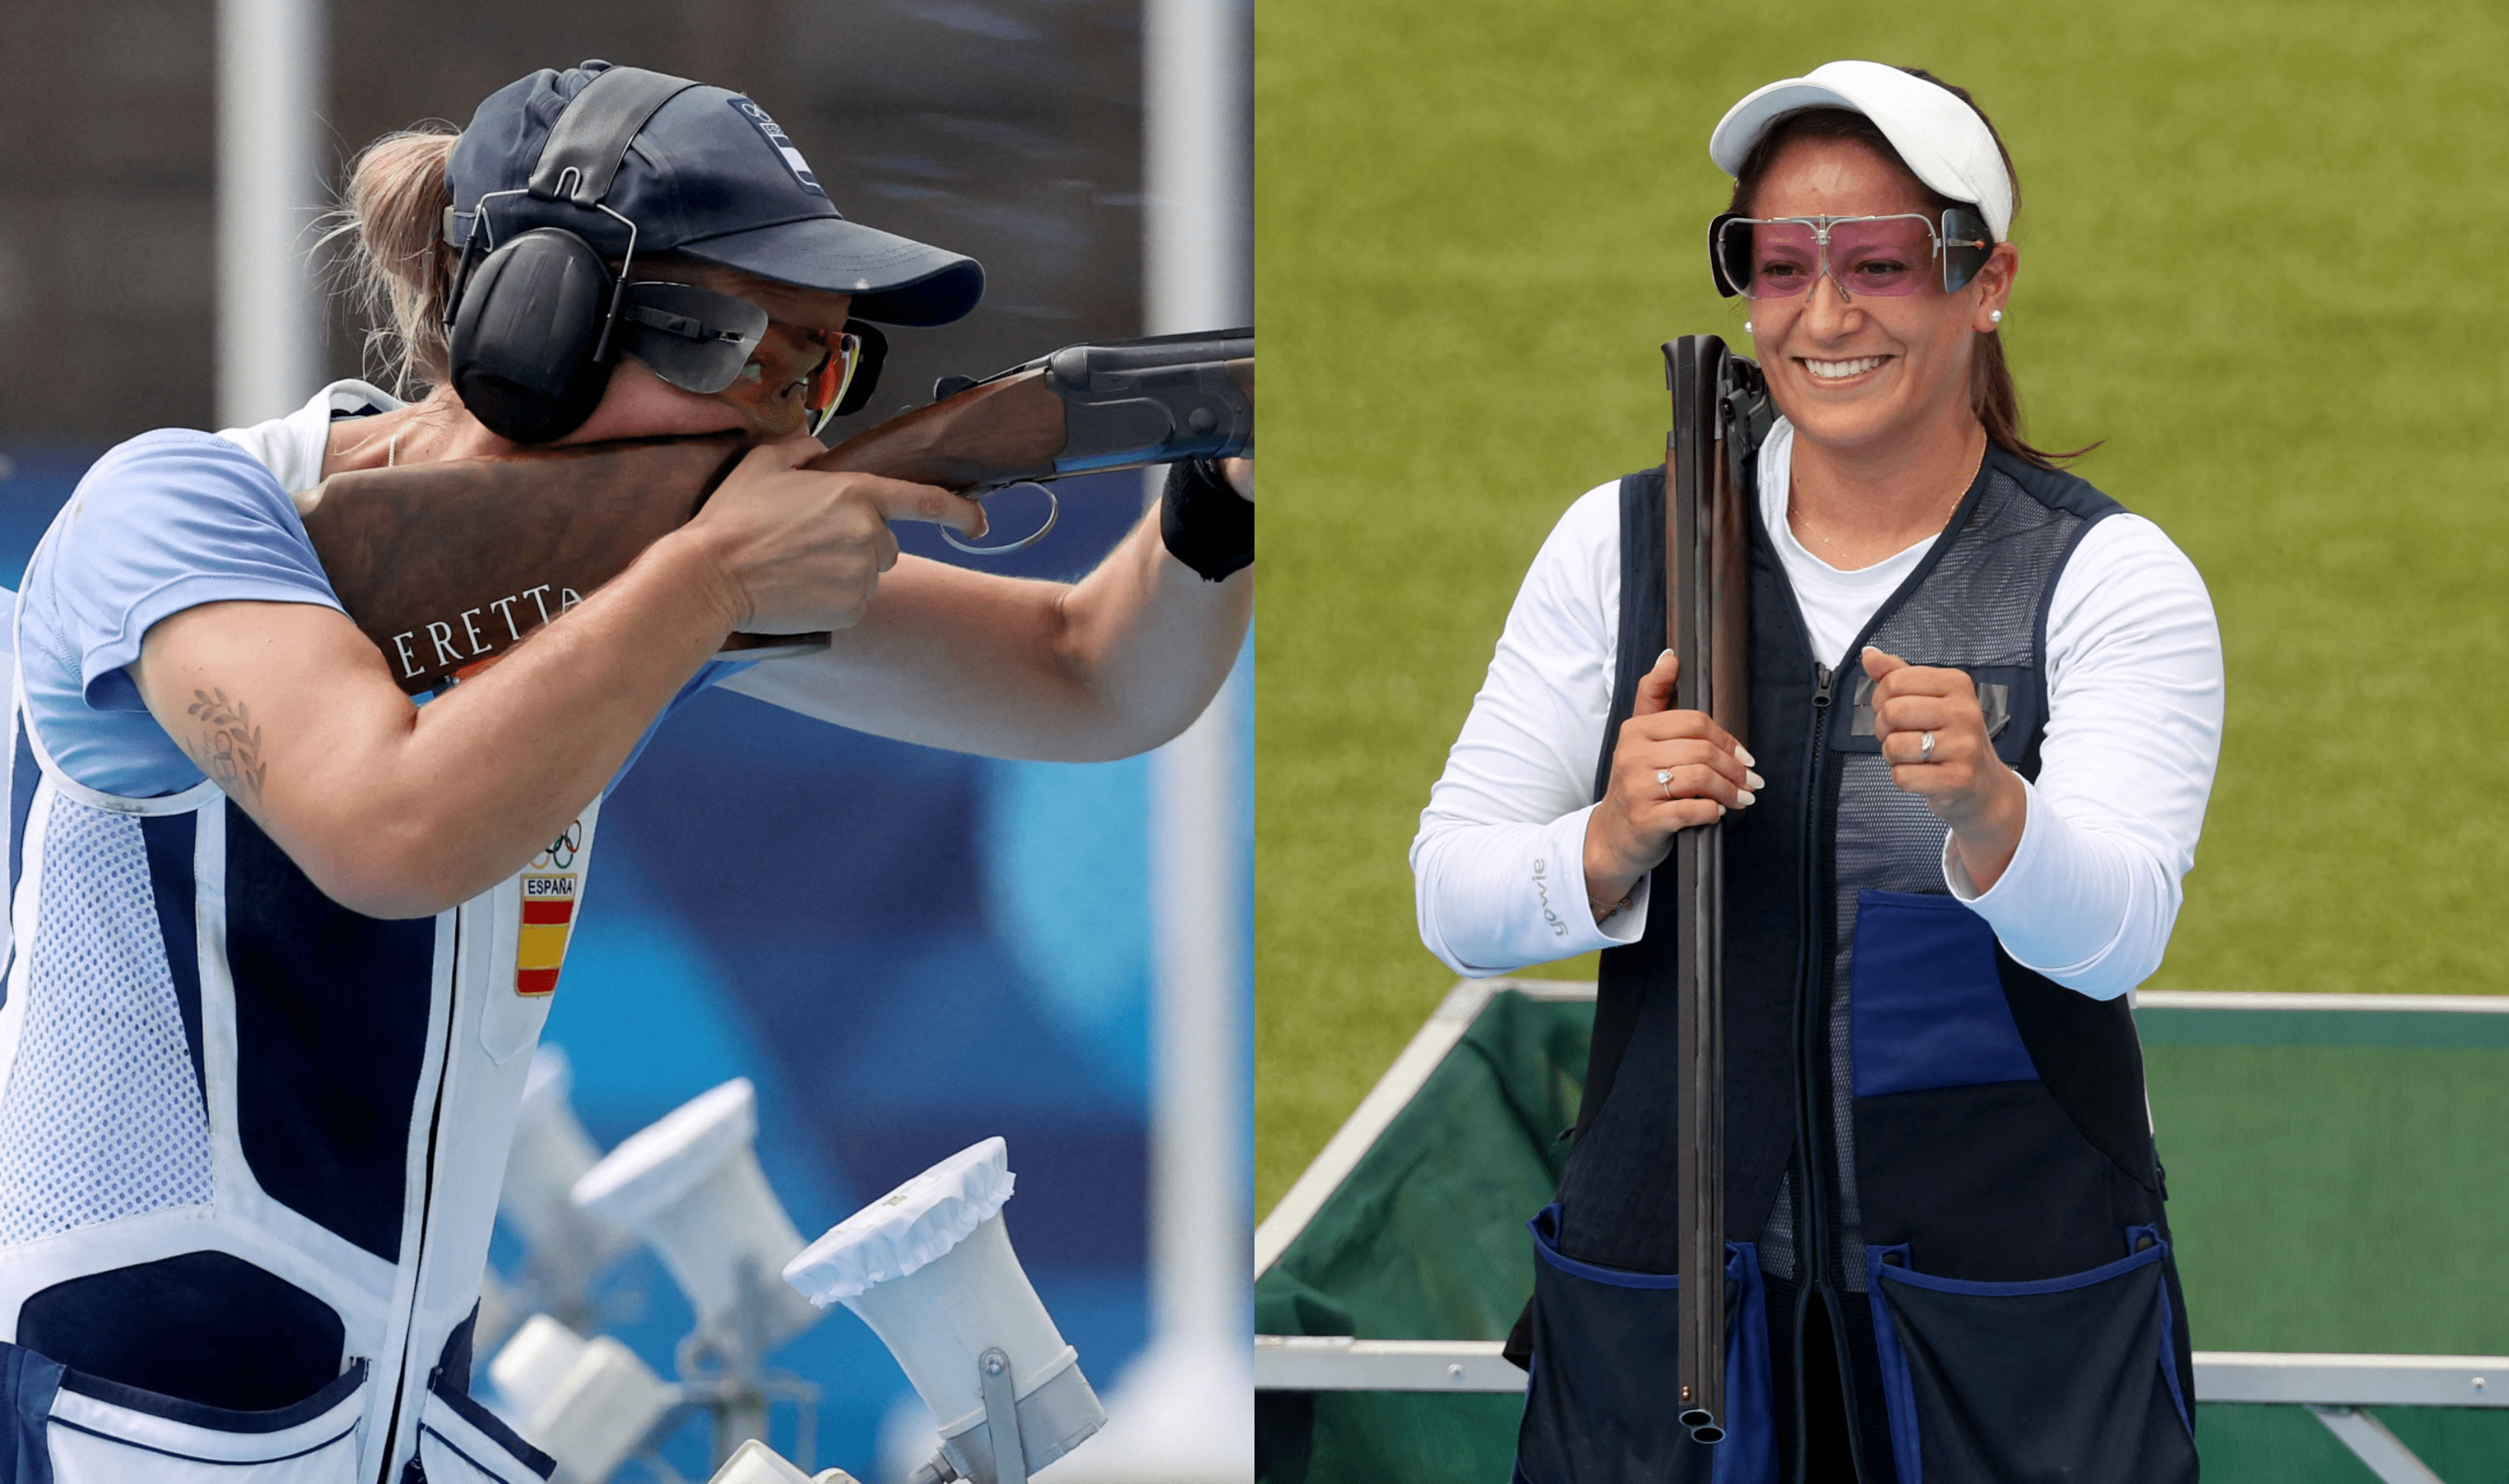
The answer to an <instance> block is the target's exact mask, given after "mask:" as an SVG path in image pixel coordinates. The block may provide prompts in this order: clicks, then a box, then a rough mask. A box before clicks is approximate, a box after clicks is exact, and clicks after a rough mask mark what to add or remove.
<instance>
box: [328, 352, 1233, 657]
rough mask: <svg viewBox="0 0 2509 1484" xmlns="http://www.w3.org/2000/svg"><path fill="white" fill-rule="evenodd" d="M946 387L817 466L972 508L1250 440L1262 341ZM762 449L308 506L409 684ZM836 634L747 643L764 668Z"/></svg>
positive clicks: (572, 464) (635, 543) (496, 465)
mask: <svg viewBox="0 0 2509 1484" xmlns="http://www.w3.org/2000/svg"><path fill="white" fill-rule="evenodd" d="M936 391H939V392H942V393H945V394H942V395H940V396H938V397H937V399H936V400H934V401H933V402H932V403H931V404H930V405H928V406H924V407H919V408H917V409H915V410H913V411H911V412H908V413H905V414H903V415H901V416H899V417H897V418H893V419H891V420H890V421H888V422H886V423H882V424H880V426H878V427H871V428H867V429H865V430H864V431H862V432H859V433H856V434H855V435H854V436H852V437H850V438H847V439H846V440H845V441H844V442H843V443H840V444H838V445H837V446H836V447H835V448H832V449H830V450H828V451H827V452H826V453H824V454H822V455H820V456H819V457H818V458H816V459H813V460H811V461H810V463H809V464H807V465H806V467H809V468H813V469H822V470H828V471H848V470H849V471H856V472H861V473H868V474H881V475H885V476H887V477H889V478H892V479H905V480H911V481H914V482H916V483H918V484H934V485H939V486H941V487H942V488H944V489H948V490H954V491H956V492H958V493H960V494H964V495H968V496H970V497H972V498H976V499H982V498H983V497H984V496H985V495H987V494H990V493H991V492H992V491H994V490H998V489H1001V488H1003V487H1004V486H1006V485H1011V484H1018V483H1022V482H1026V481H1031V480H1046V479H1054V478H1058V477H1060V476H1062V475H1065V474H1077V473H1083V472H1088V471H1094V470H1102V469H1120V468H1130V467H1136V466H1139V465H1142V464H1168V463H1173V462H1176V461H1178V460H1181V459H1217V458H1229V457H1233V456H1236V455H1239V454H1244V453H1248V452H1251V451H1252V450H1253V448H1254V446H1255V338H1254V332H1253V331H1252V330H1227V331H1220V332H1217V333H1215V334H1206V335H1164V336H1157V337H1154V338H1151V339H1147V340H1127V341H1115V342H1110V343H1105V344H1100V345H1077V346H1067V347H1065V348H1064V349H1062V350H1060V351H1057V352H1054V353H1053V354H1051V355H1047V356H1043V357H1041V358H1039V359H1036V360H1031V361H1027V362H1024V363H1022V364H1020V365H1017V366H1013V367H1012V368H1010V369H1009V370H1007V371H1003V372H1000V373H998V374H996V375H993V376H990V377H987V378H985V379H984V380H983V381H979V382H965V381H951V382H944V383H943V384H942V386H941V387H940V388H937V389H936ZM748 448H749V443H748V440H747V439H745V438H743V437H741V436H740V435H739V434H736V433H718V434H713V435H710V436H707V437H701V438H661V439H645V440H636V441H624V442H618V443H594V444H585V445H582V446H580V447H577V448H560V449H547V450H534V451H531V452H525V453H515V454H501V455H497V456H494V457H490V458H484V459H454V460H446V461H443V462H440V463H434V464H409V465H405V466H403V467H399V468H381V469H359V470H355V471H352V472H349V473H343V474H335V475H333V476H331V477H330V478H328V479H325V480H323V481H322V482H321V484H319V485H318V486H317V487H315V488H314V489H313V490H311V491H307V492H304V493H302V494H299V495H297V496H296V497H295V500H296V505H297V509H298V510H299V511H300V512H301V513H302V514H303V516H304V520H305V534H306V536H307V537H308V538H310V539H311V540H312V541H313V543H314V551H315V554H316V555H317V556H318V557H319V558H320V559H321V562H322V570H323V572H324V573H325V574H326V575H328V576H329V578H330V581H331V588H332V591H333V593H334V594H335V595H336V596H337V597H338V598H339V600H340V606H341V607H342V608H345V609H347V610H348V612H349V616H350V617H351V618H352V619H354V620H355V621H356V624H357V626H358V628H360V629H362V630H363V631H364V632H365V635H366V637H367V638H368V639H371V640H373V641H374V643H375V647H376V648H378V649H382V650H383V652H384V657H385V659H386V661H387V662H389V663H390V664H391V666H392V670H393V679H394V680H396V681H397V682H399V684H400V687H401V689H403V690H405V691H407V692H409V693H410V694H412V695H417V694H420V693H422V692H424V691H429V690H433V689H435V688H437V687H438V686H442V685H444V684H446V682H447V681H448V680H449V679H459V678H460V677H461V676H462V675H464V674H465V673H468V672H470V671H474V670H476V669H478V668H480V667H482V666H484V665H487V664H489V663H491V662H493V661H494V660H495V659H496V658H497V657H498V656H499V655H501V654H503V653H504V652H505V651H506V649H510V648H512V647H513V646H514V645H515V644H518V643H520V642H521V641H522V640H524V639H525V638H528V637H529V636H530V635H531V633H532V632H533V631H534V630H535V629H538V628H539V627H540V626H541V625H542V624H543V623H546V622H547V621H548V620H549V619H551V618H554V617H556V616H557V615H558V614H560V613H562V612H565V611H566V610H568V609H570V608H573V607H574V606H575V605H576V604H578V603H580V602H582V601H583V597H584V595H585V594H587V593H590V592H592V591H593V590H594V589H595V588H598V587H599V586H600V585H601V584H602V583H604V582H607V581H609V580H610V579H611V578H612V577H615V576H617V575H618V574H619V573H621V572H624V571H626V569H627V567H628V565H629V564H630V563H632V562H634V561H635V560H636V558H637V556H638V555H639V554H641V553H642V552H643V551H644V549H645V548H646V547H647V546H650V545H652V544H653V543H654V542H655V541H656V540H658V539H660V538H662V537H663V536H665V535H667V534H668V533H670V532H672V531H674V530H676V529H678V528H679V527H680V526H682V525H685V524H687V523H688V521H689V520H690V519H691V518H693V516H694V515H695V514H696V513H697V511H698V510H699V509H700V508H702V507H703V506H704V504H705V501H706V499H707V497H708V496H710V495H712V494H713V493H714V490H715V487H716V486H717V485H719V484H721V483H722V482H723V479H724V476H725V475H727V474H729V473H730V471H731V466H732V465H733V464H737V463H738V462H739V461H740V457H741V455H742V454H744V453H746V452H747V451H748ZM828 638H829V636H828V635H826V634H823V633H822V634H792V635H758V634H735V635H733V636H732V638H731V640H730V643H728V644H727V645H726V646H725V653H726V654H727V655H728V656H730V655H733V654H734V653H735V651H736V654H737V657H739V658H744V659H768V658H774V657H778V656H781V655H785V654H798V653H806V652H809V651H810V650H813V649H824V648H826V647H827V644H828Z"/></svg>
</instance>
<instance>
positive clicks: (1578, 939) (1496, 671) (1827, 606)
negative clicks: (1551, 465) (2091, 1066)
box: [1411, 421, 2223, 999]
mask: <svg viewBox="0 0 2509 1484" xmlns="http://www.w3.org/2000/svg"><path fill="white" fill-rule="evenodd" d="M1793 443H1794V436H1793V429H1792V428H1790V427H1788V426H1787V425H1786V424H1785V423H1784V422H1782V421H1780V422H1779V424H1778V425H1777V427H1776V428H1775V429H1774V430H1773V431H1772V432H1771V434H1770V436H1769V439H1768V441H1767V443H1766V444H1765V445H1764V446H1763V447H1762V449H1761V453H1760V491H1761V494H1760V515H1761V519H1762V521H1763V523H1764V524H1765V525H1766V526H1767V528H1768V530H1769V533H1770V535H1771V537H1772V538H1774V539H1775V541H1776V542H1777V547H1778V552H1779V559H1780V561H1781V562H1782V563H1783V565H1784V567H1785V572H1786V576H1787V579H1788V581H1789V582H1791V583H1792V584H1793V586H1794V590H1795V594H1796V597H1797V599H1798V601H1799V602H1800V603H1801V605H1802V608H1803V615H1804V622H1805V627H1806V629H1807V630H1808V631H1809V632H1810V634H1811V636H1812V640H1813V647H1814V650H1815V652H1816V653H1818V654H1821V655H1824V656H1826V657H1827V659H1828V661H1829V662H1831V663H1833V664H1835V665H1836V666H1837V667H1838V668H1840V669H1842V670H1843V669H1845V668H1846V666H1847V665H1848V664H1850V663H1852V662H1853V657H1852V656H1850V655H1848V654H1847V653H1846V649H1847V647H1848V645H1850V644H1851V643H1853V642H1854V637H1855V635H1856V634H1857V633H1858V632H1860V631H1861V630H1862V629H1863V627H1864V625H1865V623H1866V622H1867V621H1868V620H1870V619H1871V618H1872V616H1873V614H1874V612H1876V611H1877V610H1879V609H1880V608H1881V606H1882V604H1883V603H1884V601H1886V600H1887V599H1888V598H1889V597H1890V595H1891V592H1893V591H1894V590H1895V589H1896V588H1897V587H1898V585H1899V583H1900V582H1901V581H1902V580H1903V579H1905V578H1906V576H1907V575H1908V574H1909V572H1910V571H1911V570H1912V569H1913V568H1915V566H1916V565H1917V564H1918V563H1919V562H1921V561H1923V560H1924V559H1925V554H1926V552H1927V551H1928V550H1929V548H1930V547H1931V546H1932V545H1933V540H1934V539H1935V538H1929V539H1927V540H1925V541H1921V542H1919V543H1918V544H1916V545H1914V546H1911V547H1909V548H1908V549H1907V550H1905V551H1902V552H1900V553H1899V554H1898V555H1896V556H1893V557H1891V558H1890V559H1888V560H1887V561H1884V562H1881V563H1878V564H1876V565H1874V566H1872V567H1867V568H1863V569H1861V570H1859V571H1855V572H1842V571H1840V570H1838V569H1837V568H1834V567H1831V566H1829V565H1828V564H1827V563H1825V562H1823V561H1821V560H1820V559H1819V558H1818V557H1816V556H1814V555H1813V554H1812V553H1811V552H1810V551H1808V550H1806V549H1805V548H1804V547H1803V545H1802V544H1801V543H1800V542H1798V541H1797V540H1796V539H1795V538H1794V534H1793V532H1792V530H1791V529H1790V528H1789V527H1788V525H1787V523H1786V496H1787V490H1788V482H1789V471H1790V468H1791V460H1790V455H1791V453H1792V450H1793ZM1619 492H1620V486H1619V483H1618V481H1614V482H1613V483H1611V484H1606V485H1602V486H1600V487H1598V488H1596V489H1593V490H1591V491H1589V492H1587V494H1586V495H1585V496H1583V497H1582V498H1580V499H1579V500H1578V501H1577V502H1576V503H1575V504H1573V505H1571V506H1569V508H1568V512H1567V514H1566V515H1564V516H1562V517H1561V518H1560V521H1559V524H1558V525H1557V526H1556V527H1554V529H1553V531H1552V533H1551V536H1550V538H1549V539H1547V540H1546V541H1544V542H1543V545H1542V550H1541V552H1540V553H1539V554H1538V555H1537V556H1535V558H1534V560H1533V567H1532V570H1531V571H1530V572H1528V573H1526V574H1525V578H1524V585H1523V587H1522V588H1521V589H1520V590H1519V591H1518V592H1517V598H1516V605H1515V607H1514V608H1513V609H1511V610H1510V611H1509V613H1508V619H1507V628H1506V630H1505V632H1504V633H1502V634H1501V635H1500V636H1499V642H1498V650H1497V652H1496V654H1494V655H1493V656H1492V658H1491V660H1490V667H1489V674H1488V677H1487V678H1486V679H1485V680H1484V681H1483V682H1482V685H1481V688H1480V693H1479V695H1477V696H1475V697H1474V698H1473V710H1472V715H1471V716H1470V717H1469V718H1467V719H1466V721H1465V723H1464V728H1463V732H1462V734H1461V735H1459V736H1458V737H1456V739H1455V745H1454V748H1453V749H1452V750H1451V751H1450V752H1448V754H1447V755H1446V769H1445V772H1444V773H1443V774H1442V776H1441V777H1440V778H1439V780H1438V783H1437V786H1436V787H1435V788H1434V789H1432V790H1431V791H1430V795H1429V807H1428V808H1427V809H1426V810H1425V811H1423V812H1422V814H1421V816H1420V833H1419V835H1417V836H1415V837H1414V838H1413V840H1412V842H1411V870H1412V876H1413V881H1414V887H1415V897H1416V902H1417V906H1418V909H1419V919H1420V939H1421V942H1423V943H1424V944H1426V945H1427V946H1428V947H1429V950H1430V951H1431V952H1433V953H1435V954H1437V955H1438V957H1439V958H1441V959H1442V960H1444V961H1445V963H1446V964H1447V965H1448V966H1450V967H1451V968H1453V969H1455V970H1456V971H1457V972H1458V973H1461V974H1466V975H1475V976H1482V975H1492V974H1505V973H1508V972H1510V971H1511V970H1514V969H1517V968H1521V967H1522V966H1524V965H1526V964H1532V963H1544V962H1548V961H1550V960H1553V959H1557V958H1565V957H1568V956H1570V955H1572V954H1576V953H1583V952H1586V951H1588V950H1590V949H1593V948H1602V947H1609V946H1613V945H1614V944H1626V943H1634V942H1636V941H1637V940H1638V938H1640V937H1641V936H1642V935H1643V934H1644V933H1645V931H1646V923H1647V888H1646V884H1645V881H1644V880H1643V878H1642V879H1641V881H1640V884H1639V887H1638V895H1637V897H1636V899H1635V901H1634V903H1633V905H1632V908H1631V909H1630V910H1629V911H1625V912H1622V913H1620V914H1618V915H1616V916H1614V917H1613V918H1612V919H1611V920H1610V921H1609V922H1608V923H1606V924H1603V925H1600V926H1597V925H1596V924H1595V922H1594V920H1593V914H1592V911H1591V910H1590V909H1589V908H1588V907H1587V904H1586V889H1585V877H1586V872H1585V840H1586V822H1587V816H1588V815H1590V814H1591V813H1592V811H1593V805H1592V787H1593V776H1594V761H1595V758H1596V756H1597V754H1598V753H1599V751H1600V749H1601V746H1602V740H1603V727H1604V724H1605V723H1606V722H1607V721H1608V720H1609V718H1610V712H1611V703H1612V675H1613V672H1614V668H1615V664H1616V659H1617V655H1616V651H1617V649H1618V647H1619V639H1620V601H1621V594H1620V585H1621V584H1620V572H1621V554H1620V493H1619ZM2044 663H2045V665H2046V670H2047V693H2048V718H2047V732H2046V738H2045V741H2044V743H2043V745H2042V746H2041V752H2040V757H2041V768H2040V773H2039V778H2038V781H2037V782H2036V783H2029V782H2025V783H2024V784H2023V788H2024V790H2025V792H2026V794H2027V798H2028V812H2027V816H2026V820H2025V823H2024V826H2023V829H2022V834H2021V843H2020V845H2019V847H2018V848H2017V849H2016V850H2015V851H2014V852H2013V857H2012V863H2011V864H2010V865H2009V866H2007V867H2005V868H2004V872H2003V875H2002V876H2001V877H2000V878H1998V880H1997V881H1996V883H1995V885H1994V887H1993V888H1992V889H1991V890H1988V891H1984V892H1980V891H1977V890H1975V889H1974V888H1973V887H1972V886H1971V885H1970V883H1969V881H1968V879H1967V876H1966V873H1965V872H1963V871H1962V870H1961V867H1960V861H1959V856H1958V854H1957V852H1956V851H1954V850H1953V849H1952V846H1951V840H1950V836H1949V833H1948V832H1946V833H1945V837H1944V841H1943V845H1944V849H1943V882H1944V885H1945V886H1946V887H1948V888H1949V889H1950V891H1951V893H1952V894H1953V895H1954V896H1956V897H1958V898H1959V899H1960V900H1961V901H1963V902H1966V903H1967V904H1968V905H1969V907H1971V908H1972V909H1975V910H1976V911H1977V913H1978V914H1979V915H1980V916H1982V917H1984V918H1985V919H1986V920H1987V923H1988V924H1989V925H1990V926H1992V927H1993V928H1994V929H1995V934H1996V937H1997V938H1998V939H1999V940H2000V941H2001V942H2002V943H2003V946H2004V949H2005V951H2007V952H2009V953H2010V954H2011V955H2012V957H2013V958H2014V959H2015V960H2016V961H2018V962H2019V963H2021V964H2023V965H2025V966H2027V967H2029V968H2032V969H2035V970H2037V971H2038V972H2040V973H2041V974H2043V975H2045V976H2047V977H2048V978H2049V979H2052V980H2054V981H2055V982H2056V983H2060V984H2065V985H2067V986H2069V987H2071V988H2073V989H2076V990H2078V991H2079V992H2081V993H2083V994H2086V995H2089V996H2091V997H2093V998H2095V999H2110V998H2114V997H2116V995H2119V994H2122V993H2124V992H2125V991H2127V990H2128V989H2131V988H2133V987H2134V986H2135V985H2136V984H2138V983H2142V982H2143V981H2144V980H2145V979H2147V978H2149V977H2150V976H2151V974H2152V972H2153V970H2154V969H2156V968H2158V967H2159V965H2160V955H2161V951H2162V949H2163V948H2164V947H2166V946H2167V945H2168V942H2169V931H2170V928H2171V926H2172V925H2173V924H2174V923H2175V922H2176V921H2177V917H2178V907H2179V903H2180V901H2181V893H2180V882H2181V879H2182V878H2183V877H2184V876H2185V875H2186V873H2187V871H2188V869H2189V868H2190V867H2191V866H2192V865H2193V864H2194V861H2195V840H2196V836H2197V835H2198V834H2199V833H2200V832H2201V831H2202V828H2203V824H2204V803H2205V800H2206V798H2208V797H2209V796H2210V794H2211V792H2212V787H2213V768H2214V764H2215V762H2216V761H2218V759H2219V757H2220V753H2221V739H2222V701H2223V682H2222V640H2221V632H2220V630H2219V628H2218V627H2217V626H2216V624H2215V622H2214V618H2213V604H2212V599H2211V598H2210V597H2209V596H2208V595H2207V594H2206V592H2205V590H2204V582H2203V579H2202V578H2201V577H2200V576H2198V575H2196V572H2195V567H2194V564H2193V563H2191V562H2190V561H2188V559H2187V557H2186V555H2185V554H2184V553H2183V552H2181V551H2180V550H2179V549H2178V548H2177V546H2175V545H2174V544H2172V543H2171V542H2170V540H2169V538H2167V537H2166V536H2163V535H2162V534H2161V532H2160V528H2159V527H2157V526H2155V525H2153V523H2152V522H2150V521H2148V520H2145V519H2143V518H2141V517H2139V516H2134V515H2113V516H2111V517H2109V518H2108V519H2106V520H2103V521H2100V522H2099V523H2098V524H2096V525H2094V526H2093V527H2092V528H2091V529H2090V530H2089V531H2088V532H2087V533H2085V534H2084V536H2083V538H2082V540H2081V542H2080V544H2079V545H2078V546H2077V547H2076V548H2075V551H2074V554H2073V557H2072V559H2071V560H2069V561H2068V562H2067V563H2066V565H2065V568H2064V571H2063V572H2062V573H2061V574H2060V575H2058V577H2057V580H2056V586H2055V592H2054V594H2053V596H2052V603H2051V607H2050V609H2049V612H2048V615H2047V648H2046V653H2045V655H2044Z"/></svg>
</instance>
